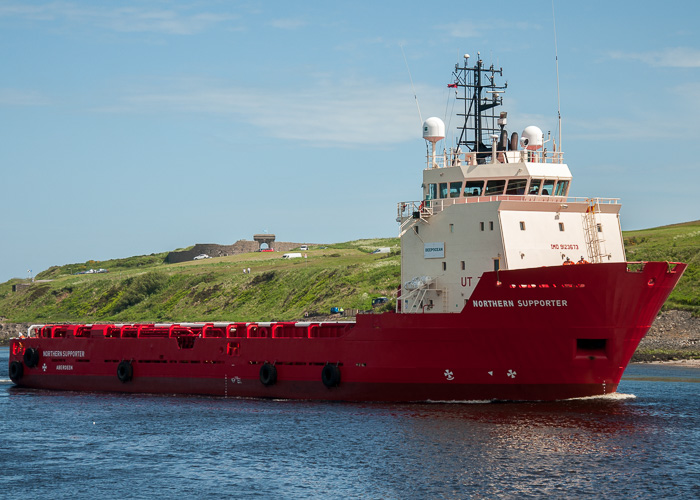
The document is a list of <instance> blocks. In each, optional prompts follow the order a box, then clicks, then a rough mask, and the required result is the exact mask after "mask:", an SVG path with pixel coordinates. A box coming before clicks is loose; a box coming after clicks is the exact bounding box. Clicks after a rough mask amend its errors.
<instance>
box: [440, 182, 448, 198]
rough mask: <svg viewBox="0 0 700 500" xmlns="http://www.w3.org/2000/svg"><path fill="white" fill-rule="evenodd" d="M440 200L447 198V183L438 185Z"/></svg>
mask: <svg viewBox="0 0 700 500" xmlns="http://www.w3.org/2000/svg"><path fill="white" fill-rule="evenodd" d="M440 198H447V183H446V182H441V183H440Z"/></svg>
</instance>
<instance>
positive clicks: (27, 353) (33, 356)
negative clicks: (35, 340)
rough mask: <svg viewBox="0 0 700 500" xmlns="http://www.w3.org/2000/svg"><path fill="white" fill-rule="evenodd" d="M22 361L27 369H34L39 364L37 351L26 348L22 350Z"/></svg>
mask: <svg viewBox="0 0 700 500" xmlns="http://www.w3.org/2000/svg"><path fill="white" fill-rule="evenodd" d="M23 359H24V364H25V365H27V368H34V367H35V366H36V365H38V364H39V351H38V350H37V349H34V348H33V347H27V348H26V349H25V350H24V356H23Z"/></svg>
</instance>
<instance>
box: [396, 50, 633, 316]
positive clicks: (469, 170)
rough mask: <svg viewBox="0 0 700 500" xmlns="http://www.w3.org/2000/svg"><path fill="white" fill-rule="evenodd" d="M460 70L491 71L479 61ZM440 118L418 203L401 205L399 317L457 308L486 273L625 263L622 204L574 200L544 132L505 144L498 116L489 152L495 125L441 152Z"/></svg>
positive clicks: (558, 155)
mask: <svg viewBox="0 0 700 500" xmlns="http://www.w3.org/2000/svg"><path fill="white" fill-rule="evenodd" d="M458 69H461V70H467V71H482V72H483V71H489V70H484V69H483V68H482V65H481V61H479V62H478V63H477V66H475V67H474V68H458ZM490 71H492V72H493V71H494V70H493V67H492V68H491V69H490ZM458 81H461V82H463V83H464V85H463V86H464V87H466V88H468V89H473V88H474V87H475V85H474V84H471V82H466V80H460V79H458ZM491 81H492V80H491ZM460 86H462V85H460ZM498 99H499V100H498V103H497V104H500V97H498ZM494 102H495V100H494ZM494 106H495V105H494ZM482 107H483V104H482ZM490 107H493V106H490ZM465 115H466V113H465ZM435 120H439V119H436V118H429V119H428V121H430V123H428V122H426V125H424V137H425V138H426V140H429V141H430V142H431V145H432V148H431V149H432V151H431V152H430V153H429V154H428V158H427V162H426V163H427V165H426V168H425V170H424V171H423V185H422V189H423V196H422V199H421V200H419V201H408V202H402V203H399V205H398V217H397V221H398V222H399V223H400V237H401V255H402V266H401V269H402V275H401V283H402V290H401V297H400V301H399V304H398V310H399V311H400V312H404V313H423V312H425V313H430V312H435V313H438V312H439V313H443V312H460V311H461V310H462V308H463V307H464V305H465V304H466V302H467V300H468V299H469V297H470V295H471V293H472V292H473V290H474V288H475V286H476V284H477V283H478V280H479V277H480V276H481V274H482V273H483V272H485V271H492V270H500V269H522V268H535V267H542V266H560V265H566V264H570V263H571V264H577V263H586V262H624V261H625V252H624V246H623V242H622V232H621V228H620V221H619V212H620V204H619V201H618V200H617V199H602V198H569V197H568V194H569V189H570V186H571V180H572V176H571V172H570V170H569V167H568V166H567V165H566V164H565V163H563V162H562V158H563V156H562V154H561V152H558V151H552V152H549V153H548V152H547V150H546V149H543V143H544V141H543V137H542V132H541V131H540V129H539V128H537V127H532V126H531V127H527V128H526V129H525V131H523V134H522V137H521V140H520V141H517V134H513V137H512V138H511V140H510V143H509V144H508V143H507V141H506V140H505V138H506V134H505V130H504V126H505V123H506V120H505V113H501V115H500V118H499V119H498V124H499V126H500V135H498V134H496V133H494V134H493V135H492V136H491V137H492V143H491V147H490V148H487V147H484V144H483V142H481V140H480V137H481V136H483V133H484V132H483V129H486V130H490V131H491V132H494V129H487V128H486V127H483V126H482V125H481V124H479V126H478V127H468V126H466V125H465V127H464V129H468V130H476V131H477V134H479V135H477V137H478V138H479V139H477V140H475V141H464V142H462V143H461V144H459V145H458V146H457V148H454V149H451V150H450V151H448V152H445V154H442V155H436V153H435V152H436V149H437V142H438V141H437V137H436V134H435V133H429V134H428V136H426V130H440V127H439V124H436V123H435ZM465 123H466V122H465ZM496 132H498V131H497V130H496ZM499 137H500V140H499ZM462 145H467V146H471V149H472V150H471V151H468V152H462V151H461V146H462ZM518 146H520V147H518ZM467 149H469V148H467Z"/></svg>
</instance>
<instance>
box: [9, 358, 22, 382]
mask: <svg viewBox="0 0 700 500" xmlns="http://www.w3.org/2000/svg"><path fill="white" fill-rule="evenodd" d="M9 372H10V380H12V381H13V382H14V383H15V384H16V383H17V382H19V381H20V380H21V379H22V375H24V365H23V364H22V363H20V362H19V361H13V362H12V363H10V370H9Z"/></svg>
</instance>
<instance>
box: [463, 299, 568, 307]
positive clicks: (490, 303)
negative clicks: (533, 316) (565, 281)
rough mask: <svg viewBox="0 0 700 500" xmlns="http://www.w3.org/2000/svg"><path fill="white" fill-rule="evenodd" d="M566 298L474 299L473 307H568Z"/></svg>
mask: <svg viewBox="0 0 700 500" xmlns="http://www.w3.org/2000/svg"><path fill="white" fill-rule="evenodd" d="M568 306H569V304H568V303H567V301H566V300H517V301H516V300H472V307H568Z"/></svg>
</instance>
